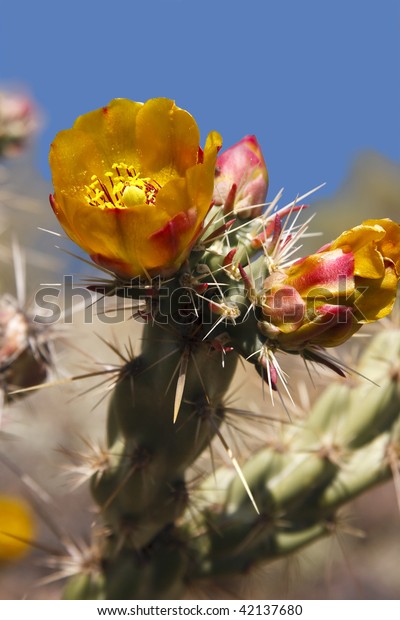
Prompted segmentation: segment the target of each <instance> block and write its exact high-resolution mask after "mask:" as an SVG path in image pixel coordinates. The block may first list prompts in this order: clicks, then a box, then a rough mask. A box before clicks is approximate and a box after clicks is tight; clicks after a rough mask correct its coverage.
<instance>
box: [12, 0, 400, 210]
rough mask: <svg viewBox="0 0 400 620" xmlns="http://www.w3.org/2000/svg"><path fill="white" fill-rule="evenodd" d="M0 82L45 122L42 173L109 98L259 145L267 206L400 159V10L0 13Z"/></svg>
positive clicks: (247, 3) (354, 3)
mask: <svg viewBox="0 0 400 620" xmlns="http://www.w3.org/2000/svg"><path fill="white" fill-rule="evenodd" d="M1 13H2V15H1V22H0V83H3V84H4V83H10V82H15V83H21V84H25V85H26V86H27V87H28V88H29V89H30V91H31V92H32V94H33V96H34V97H35V98H36V100H37V101H38V103H39V105H40V106H41V108H42V109H43V111H44V113H45V117H46V126H45V128H44V131H43V132H42V134H41V136H40V138H39V141H38V145H37V148H38V157H37V160H38V167H39V169H40V172H41V173H42V174H43V176H44V177H45V178H50V172H49V169H48V164H47V152H48V147H49V144H50V142H51V141H52V139H53V137H54V135H55V134H56V133H57V132H58V131H59V130H61V129H64V128H66V127H69V126H71V124H72V123H73V121H74V119H75V117H76V116H77V115H79V114H82V113H84V112H87V111H89V110H91V109H94V108H98V107H100V106H102V105H104V104H106V103H107V102H108V101H109V100H110V99H112V98H114V97H128V98H130V99H135V100H137V101H144V100H146V99H148V98H150V97H154V96H167V97H170V98H173V99H175V100H176V102H177V104H178V105H179V106H180V107H183V108H186V109H187V110H189V111H190V112H191V113H192V114H193V116H194V117H195V118H196V120H197V122H198V124H199V126H200V129H201V133H202V139H203V140H204V138H205V136H206V134H207V133H208V131H209V130H211V129H216V130H218V131H219V132H220V133H221V134H222V136H223V138H224V144H225V146H229V145H231V144H232V143H234V142H235V141H237V140H239V139H240V138H241V137H242V136H243V135H245V134H247V133H255V134H256V135H257V137H258V139H259V141H260V143H261V145H262V148H263V151H264V155H265V159H266V161H267V164H268V167H269V172H270V181H271V183H270V187H271V194H270V195H272V194H274V193H276V191H277V190H278V189H280V187H282V186H284V187H285V192H286V196H287V198H292V197H294V196H295V195H296V194H297V193H302V192H304V191H306V190H308V189H310V188H311V187H313V186H315V185H317V184H319V183H320V182H324V181H326V182H327V187H326V189H324V190H322V191H321V192H320V194H319V197H323V196H325V195H330V194H332V193H333V192H334V191H335V190H336V189H337V188H338V187H339V186H340V184H341V182H342V181H343V179H344V178H345V176H346V174H347V172H348V170H349V167H350V165H351V163H352V162H353V160H354V158H355V157H356V155H357V154H358V153H360V152H362V151H364V150H366V149H373V150H376V151H378V152H379V153H381V154H383V155H385V156H387V157H388V158H390V159H393V160H397V161H399V160H400V120H399V111H400V79H399V77H400V71H399V68H400V36H399V35H400V10H399V5H398V3H397V2H396V0H384V2H379V3H378V2H372V1H370V0H351V1H349V0H335V2H328V1H325V2H323V1H322V0H281V1H279V0H240V1H237V0H140V1H139V0H130V1H127V0H119V1H118V2H116V3H111V2H103V1H102V0H98V1H97V2H95V1H91V0H90V1H85V0H81V1H80V2H78V1H77V0H70V1H69V2H68V3H66V2H63V3H58V2H51V3H50V2H47V1H45V2H40V0H36V2H29V1H26V2H22V1H21V0H15V1H14V2H10V1H8V2H6V3H3V6H2V10H1Z"/></svg>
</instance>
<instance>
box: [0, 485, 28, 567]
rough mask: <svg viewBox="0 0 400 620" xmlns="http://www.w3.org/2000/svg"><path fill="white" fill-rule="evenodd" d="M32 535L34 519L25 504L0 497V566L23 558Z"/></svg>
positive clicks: (15, 498) (10, 496)
mask: <svg viewBox="0 0 400 620" xmlns="http://www.w3.org/2000/svg"><path fill="white" fill-rule="evenodd" d="M34 534H35V526H34V519H33V516H32V512H31V510H30V508H29V506H28V505H27V504H26V502H24V501H23V500H21V499H19V498H17V497H14V496H12V495H0V564H1V563H2V562H7V561H9V560H15V559H17V558H19V557H21V556H23V555H24V554H25V553H26V552H27V550H28V549H29V543H30V542H31V541H32V540H33V538H34Z"/></svg>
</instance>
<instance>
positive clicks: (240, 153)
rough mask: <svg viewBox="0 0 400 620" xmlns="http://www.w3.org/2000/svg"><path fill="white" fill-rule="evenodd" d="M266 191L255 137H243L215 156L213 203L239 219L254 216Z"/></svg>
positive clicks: (262, 166) (264, 175)
mask: <svg viewBox="0 0 400 620" xmlns="http://www.w3.org/2000/svg"><path fill="white" fill-rule="evenodd" d="M267 190H268V172H267V167H266V165H265V162H264V158H263V155H262V152H261V149H260V146H259V144H258V142H257V139H256V137H255V136H246V137H245V138H243V139H242V140H240V142H237V144H234V145H233V146H231V147H230V148H229V149H227V150H226V151H224V153H222V154H221V155H220V156H219V157H218V159H217V169H216V178H215V187H214V203H215V204H216V205H225V206H226V207H227V206H228V205H229V206H230V210H231V211H233V212H234V213H235V214H236V215H237V216H238V217H239V218H241V219H246V218H249V217H258V216H259V215H261V213H262V209H263V203H264V202H265V198H266V195H267Z"/></svg>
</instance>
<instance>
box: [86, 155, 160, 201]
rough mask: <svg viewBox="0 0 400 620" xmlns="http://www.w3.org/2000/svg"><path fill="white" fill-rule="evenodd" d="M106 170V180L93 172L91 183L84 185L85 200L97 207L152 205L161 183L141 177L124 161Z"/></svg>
mask: <svg viewBox="0 0 400 620" xmlns="http://www.w3.org/2000/svg"><path fill="white" fill-rule="evenodd" d="M112 168H113V172H106V173H105V177H106V181H104V180H101V179H99V177H98V176H97V175H96V174H94V175H93V176H92V177H91V181H92V183H91V184H90V185H85V189H86V196H85V199H86V202H87V203H88V204H89V205H90V206H91V207H97V208H99V209H129V208H131V207H135V206H136V205H139V204H148V205H154V204H155V201H156V196H157V193H158V190H159V189H160V188H161V185H160V184H159V183H157V181H155V180H154V179H150V177H141V176H140V174H139V173H138V172H136V170H135V168H134V167H133V166H128V165H127V164H125V163H115V164H113V165H112Z"/></svg>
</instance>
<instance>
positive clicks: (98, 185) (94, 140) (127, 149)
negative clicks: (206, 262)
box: [50, 98, 221, 279]
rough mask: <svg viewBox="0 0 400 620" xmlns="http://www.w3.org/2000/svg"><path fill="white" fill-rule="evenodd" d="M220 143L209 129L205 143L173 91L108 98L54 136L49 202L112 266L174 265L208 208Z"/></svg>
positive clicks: (74, 235) (134, 270)
mask: <svg viewBox="0 0 400 620" xmlns="http://www.w3.org/2000/svg"><path fill="white" fill-rule="evenodd" d="M220 147H221V137H220V136H219V134H218V133H216V132H211V133H210V134H209V135H208V138H207V140H206V144H205V148H204V152H203V150H202V149H201V148H200V146H199V130H198V127H197V124H196V122H195V120H194V119H193V117H192V116H191V115H190V114H189V113H188V112H186V111H185V110H182V109H180V108H178V107H177V106H176V105H175V103H174V102H173V101H171V100H170V99H164V98H158V99H150V100H149V101H147V102H146V103H144V104H143V103H136V102H134V101H129V100H127V99H114V100H113V101H111V103H110V104H109V105H108V106H106V107H104V108H101V109H99V110H95V111H93V112H89V113H88V114H84V115H83V116H80V117H79V118H78V119H77V120H76V121H75V123H74V125H73V127H72V128H71V129H67V130H65V131H61V132H60V133H59V134H58V135H57V136H56V138H55V140H54V142H53V144H52V146H51V151H50V167H51V170H52V176H53V184H54V188H55V193H54V196H52V197H51V204H52V207H53V209H54V212H55V214H56V216H57V218H58V219H59V221H60V224H61V226H62V227H63V228H64V230H65V232H66V233H67V234H68V236H69V237H70V238H71V239H72V240H73V241H75V243H77V244H78V245H79V246H80V247H81V248H83V249H84V250H85V251H86V252H87V253H88V254H89V255H90V257H91V258H92V260H93V261H94V262H95V263H97V264H98V265H100V266H103V267H105V268H107V269H109V270H110V271H112V272H114V273H116V274H117V275H118V276H120V277H123V278H126V279H130V278H134V277H137V276H142V275H151V276H154V275H158V274H162V275H168V274H171V273H174V272H175V271H177V270H178V269H179V268H180V266H181V265H182V264H183V262H184V261H185V259H186V258H187V256H188V254H189V252H190V249H191V247H192V245H193V243H194V242H195V240H196V238H197V236H198V234H199V232H200V230H201V228H202V222H203V220H204V218H205V216H206V215H207V212H208V210H209V208H210V205H211V201H212V192H213V184H214V170H215V163H216V159H217V152H218V150H219V148H220Z"/></svg>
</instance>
